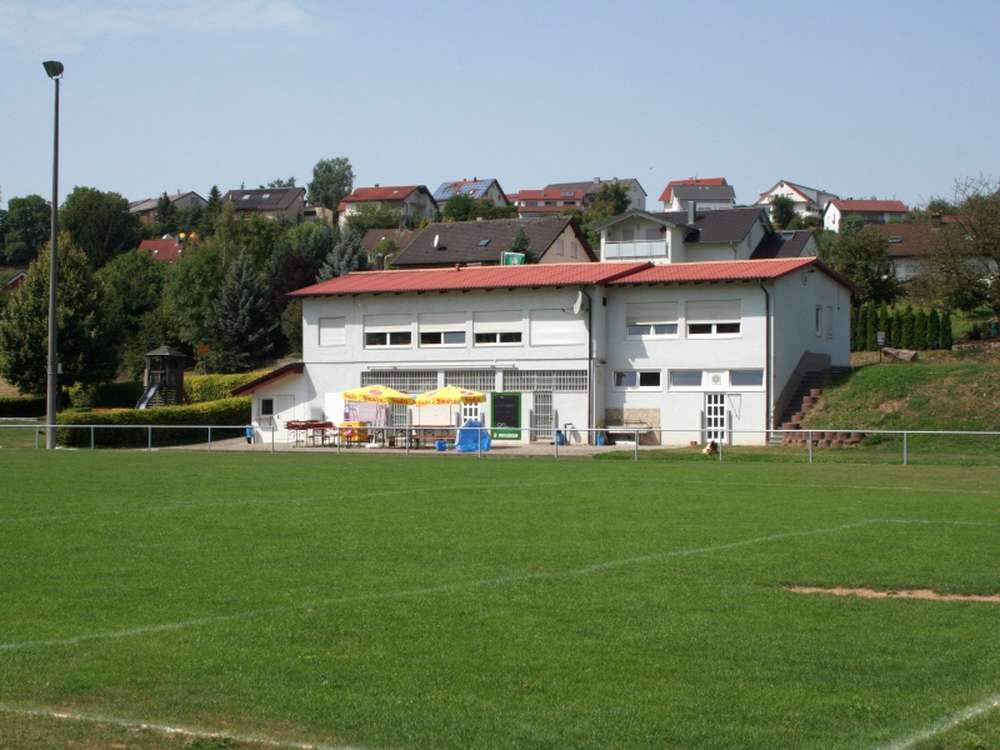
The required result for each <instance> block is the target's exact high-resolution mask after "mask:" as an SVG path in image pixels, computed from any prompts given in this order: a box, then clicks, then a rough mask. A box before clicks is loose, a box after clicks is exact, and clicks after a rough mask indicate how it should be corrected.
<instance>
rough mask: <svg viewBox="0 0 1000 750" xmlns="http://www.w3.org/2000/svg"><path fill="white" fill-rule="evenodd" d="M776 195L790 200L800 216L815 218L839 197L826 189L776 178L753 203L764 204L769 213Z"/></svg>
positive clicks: (756, 204)
mask: <svg viewBox="0 0 1000 750" xmlns="http://www.w3.org/2000/svg"><path fill="white" fill-rule="evenodd" d="M778 196H782V197H785V198H788V199H789V200H791V201H792V204H793V205H794V206H795V213H796V214H798V215H799V216H800V217H802V218H806V217H810V216H811V217H815V218H817V219H818V218H820V217H821V216H822V215H823V212H824V211H825V210H826V207H827V205H828V204H829V203H830V201H832V200H836V199H837V198H839V197H840V196H838V195H835V194H834V193H831V192H828V191H826V190H820V189H818V188H811V187H807V186H806V185H802V184H800V183H798V182H791V181H790V180H778V181H777V182H776V183H774V185H772V186H771V187H770V188H768V189H767V190H765V191H764V192H763V193H761V194H760V197H759V198H758V199H757V201H756V202H755V203H754V205H755V206H764V207H765V208H767V210H768V212H769V213H770V212H771V202H772V201H773V200H774V199H775V198H777V197H778Z"/></svg>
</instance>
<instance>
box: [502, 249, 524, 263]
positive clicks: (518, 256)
mask: <svg viewBox="0 0 1000 750" xmlns="http://www.w3.org/2000/svg"><path fill="white" fill-rule="evenodd" d="M524 259H525V255H524V253H512V252H510V251H507V252H505V253H504V254H503V255H502V256H500V265H501V266H523V265H524Z"/></svg>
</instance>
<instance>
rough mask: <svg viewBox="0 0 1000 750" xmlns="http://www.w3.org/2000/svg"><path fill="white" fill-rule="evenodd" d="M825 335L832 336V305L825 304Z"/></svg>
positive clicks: (830, 337)
mask: <svg viewBox="0 0 1000 750" xmlns="http://www.w3.org/2000/svg"><path fill="white" fill-rule="evenodd" d="M826 337H827V338H828V339H832V338H833V305H827V306H826Z"/></svg>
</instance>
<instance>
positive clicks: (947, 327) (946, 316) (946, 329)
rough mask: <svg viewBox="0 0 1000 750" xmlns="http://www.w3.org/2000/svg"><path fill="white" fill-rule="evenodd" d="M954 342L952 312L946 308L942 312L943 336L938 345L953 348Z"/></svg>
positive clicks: (943, 347)
mask: <svg viewBox="0 0 1000 750" xmlns="http://www.w3.org/2000/svg"><path fill="white" fill-rule="evenodd" d="M954 343H955V339H954V336H953V335H952V331H951V313H950V312H948V311H947V310H945V311H944V312H943V313H942V314H941V338H940V339H939V343H938V346H939V347H940V348H941V349H951V347H952V345H954Z"/></svg>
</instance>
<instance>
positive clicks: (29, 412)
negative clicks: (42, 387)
mask: <svg viewBox="0 0 1000 750" xmlns="http://www.w3.org/2000/svg"><path fill="white" fill-rule="evenodd" d="M44 416H45V396H3V397H0V417H44Z"/></svg>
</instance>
